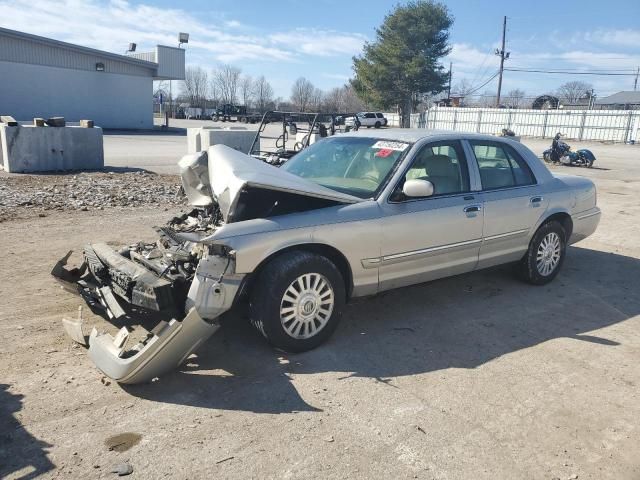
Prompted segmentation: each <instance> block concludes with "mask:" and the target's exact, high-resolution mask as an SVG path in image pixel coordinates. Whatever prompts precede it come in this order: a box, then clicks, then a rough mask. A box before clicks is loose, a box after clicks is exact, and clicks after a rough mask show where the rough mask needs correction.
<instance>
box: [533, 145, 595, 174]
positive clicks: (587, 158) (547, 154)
mask: <svg viewBox="0 0 640 480" xmlns="http://www.w3.org/2000/svg"><path fill="white" fill-rule="evenodd" d="M552 150H553V149H552V148H548V149H546V150H545V151H544V152H543V153H542V158H543V159H544V161H545V162H547V163H556V162H553V160H552V155H551V152H552ZM558 157H559V159H560V160H559V163H560V164H561V165H565V166H570V167H574V166H575V167H587V168H591V167H592V166H593V162H595V161H596V157H595V155H594V154H593V153H592V152H591V150H587V149H586V148H581V149H580V150H576V151H572V150H571V147H570V146H569V145H568V144H566V143H565V142H563V141H561V140H558Z"/></svg>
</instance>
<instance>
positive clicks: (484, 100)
mask: <svg viewBox="0 0 640 480" xmlns="http://www.w3.org/2000/svg"><path fill="white" fill-rule="evenodd" d="M496 99H497V98H496V96H495V94H493V93H492V92H490V91H489V90H485V91H484V93H483V94H482V95H480V97H479V98H478V100H477V101H476V104H477V105H478V106H479V107H485V108H495V106H496Z"/></svg>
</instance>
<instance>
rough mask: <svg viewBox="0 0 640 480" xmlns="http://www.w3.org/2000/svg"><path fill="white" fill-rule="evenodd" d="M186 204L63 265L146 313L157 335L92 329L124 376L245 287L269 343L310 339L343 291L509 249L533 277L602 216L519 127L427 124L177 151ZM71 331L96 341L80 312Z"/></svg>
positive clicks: (104, 356)
mask: <svg viewBox="0 0 640 480" xmlns="http://www.w3.org/2000/svg"><path fill="white" fill-rule="evenodd" d="M179 166H180V171H181V176H182V183H183V187H184V190H185V193H186V195H187V197H188V200H189V203H190V205H191V207H192V210H191V211H190V212H189V213H187V214H184V215H182V216H180V217H176V218H173V219H171V220H170V221H169V222H168V223H167V224H166V225H165V226H162V227H156V231H157V234H158V239H157V241H156V242H154V243H144V242H138V243H134V244H132V245H129V246H127V247H124V248H122V249H119V250H114V249H112V248H111V247H109V246H108V245H106V244H104V243H96V244H91V245H87V246H85V247H84V252H83V256H84V261H83V263H82V264H81V265H80V266H79V267H77V268H68V267H67V266H66V263H67V260H68V258H69V255H67V256H66V257H65V258H63V259H62V260H61V261H60V262H58V264H57V265H56V266H55V267H54V269H53V272H52V273H53V275H54V276H55V277H56V278H57V279H58V280H60V281H61V282H63V284H65V285H66V286H68V287H70V288H72V289H73V290H74V291H77V292H79V293H80V294H81V295H82V296H83V297H84V299H85V300H86V301H87V303H89V305H90V306H92V308H99V309H100V310H101V311H102V312H103V313H104V316H105V317H107V318H109V319H123V318H127V319H129V318H135V317H136V315H137V316H146V317H149V318H152V319H153V320H154V322H156V325H155V327H154V328H152V329H150V330H149V333H148V335H147V336H146V337H145V338H143V339H142V340H141V341H139V342H138V343H136V344H135V345H133V346H131V347H128V343H129V342H128V340H129V336H130V332H129V330H128V329H127V328H125V327H123V328H122V329H121V330H120V332H119V333H118V334H117V335H116V336H112V335H110V334H104V333H99V332H98V331H97V329H94V330H93V331H92V332H91V333H90V335H89V338H88V345H89V355H90V356H91V358H92V359H93V361H94V362H95V363H96V365H97V366H98V368H99V369H100V370H102V371H103V372H104V373H105V374H106V375H108V376H109V377H111V378H113V379H115V380H116V381H118V382H121V383H138V382H145V381H150V380H152V379H153V378H155V377H157V376H159V375H161V374H163V373H164V372H166V371H168V370H170V369H172V368H175V367H176V366H178V365H179V364H181V363H182V362H183V361H184V360H185V359H186V358H187V357H188V356H189V355H190V354H191V353H192V352H193V351H194V350H195V349H196V348H198V347H199V346H200V345H201V344H202V343H203V342H204V341H205V340H207V339H208V338H209V337H210V336H211V335H212V334H213V333H215V331H216V330H217V329H218V328H219V323H218V322H219V318H220V316H221V315H222V314H223V313H224V312H226V311H228V310H229V309H231V308H232V307H233V306H234V305H235V304H237V303H239V302H247V303H248V306H249V313H250V319H251V322H252V323H253V325H254V326H255V327H256V328H257V329H258V330H259V331H260V332H261V333H262V334H263V335H264V336H265V337H266V339H267V340H268V341H269V342H270V343H271V344H273V345H275V346H277V347H279V348H282V349H285V350H288V351H292V352H301V351H306V350H309V349H312V348H314V347H316V346H318V345H320V344H321V343H322V342H324V341H325V340H327V339H328V338H329V336H330V335H331V334H332V333H333V331H334V330H335V328H336V326H337V324H338V321H339V318H340V313H341V310H342V307H343V306H344V304H345V302H347V301H348V300H349V299H351V298H354V297H358V296H365V295H372V294H376V293H378V292H381V291H384V290H389V289H393V288H398V287H402V286H406V285H412V284H416V283H421V282H426V281H430V280H434V279H437V278H442V277H446V276H450V275H458V274H461V273H465V272H470V271H473V270H476V269H480V268H486V267H489V266H493V265H497V264H502V263H510V262H513V263H515V264H516V265H517V270H518V272H519V274H520V276H521V277H522V278H523V279H525V280H526V281H528V282H529V283H532V284H535V285H542V284H546V283H548V282H550V281H551V280H553V278H554V277H555V276H556V275H557V273H558V271H559V270H560V267H561V265H562V262H563V260H564V257H565V254H566V246H567V245H569V244H571V243H575V242H577V241H579V240H581V239H583V238H585V237H587V236H588V235H590V234H591V233H593V232H594V231H595V229H596V227H597V225H598V221H599V218H600V210H599V208H598V207H597V206H596V191H595V186H594V185H593V183H592V182H591V181H590V180H588V179H584V178H578V177H571V176H560V175H558V176H554V175H552V174H551V173H550V172H549V170H547V168H546V167H545V166H544V164H543V163H542V162H541V161H540V160H539V159H538V158H537V157H536V156H535V154H533V153H532V152H531V151H530V150H528V149H527V148H526V147H524V146H523V145H521V144H520V143H518V142H514V141H512V140H508V139H503V138H497V137H491V136H485V135H474V134H465V133H461V132H438V131H428V130H410V129H403V130H400V129H388V130H385V131H376V132H374V134H369V133H368V132H352V133H346V134H341V135H336V136H333V137H329V138H326V139H323V140H321V141H319V142H317V143H315V144H313V145H312V146H310V147H309V148H307V149H305V150H303V151H302V152H300V153H298V154H297V155H295V156H294V157H293V158H291V159H290V160H289V161H287V162H286V163H285V164H284V165H283V166H282V167H280V168H277V167H274V166H271V165H268V164H266V163H264V162H261V161H259V160H257V159H255V158H253V157H250V156H247V155H245V154H242V153H240V152H238V151H235V150H233V149H231V148H229V147H226V146H223V145H216V146H212V147H210V148H209V150H208V151H207V152H200V153H197V154H193V155H187V156H185V157H183V158H182V159H181V160H180V162H179ZM63 323H64V326H65V328H66V330H67V332H68V333H69V334H70V335H71V337H72V338H74V339H75V340H76V341H78V342H80V343H85V342H86V336H85V334H84V331H83V328H82V319H81V318H79V319H77V320H76V319H72V320H69V319H65V320H64V322H63Z"/></svg>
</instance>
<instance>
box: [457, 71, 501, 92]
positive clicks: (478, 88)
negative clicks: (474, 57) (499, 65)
mask: <svg viewBox="0 0 640 480" xmlns="http://www.w3.org/2000/svg"><path fill="white" fill-rule="evenodd" d="M499 74H500V70H498V71H497V72H496V73H494V74H493V75H491V77H489V79H488V80H487V81H486V82H484V83H483V84H482V85H480V86H479V87H477V88H474V89H472V90H470V91H469V92H468V93H467V94H466V95H465V96H468V95H471V94H472V93H475V92H477V91H478V90H480V89H481V88H483V87H485V86H486V85H488V84H489V82H490V81H491V80H493V79H494V78H496V77H497V76H498V75H499Z"/></svg>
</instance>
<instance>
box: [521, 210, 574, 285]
mask: <svg viewBox="0 0 640 480" xmlns="http://www.w3.org/2000/svg"><path fill="white" fill-rule="evenodd" d="M565 253H566V233H565V230H564V228H563V227H562V225H561V224H560V223H559V222H556V221H553V220H552V221H549V222H546V223H545V224H543V225H542V226H541V227H540V228H539V229H538V231H537V232H536V233H535V235H534V236H533V238H532V239H531V242H530V243H529V249H528V250H527V253H526V254H525V255H524V257H522V260H520V263H519V265H518V273H519V274H520V276H521V277H522V279H523V280H525V281H526V282H529V283H531V284H533V285H545V284H547V283H549V282H550V281H552V280H553V279H554V278H555V277H556V275H557V274H558V272H559V271H560V267H561V266H562V263H563V262H564V257H565Z"/></svg>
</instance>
